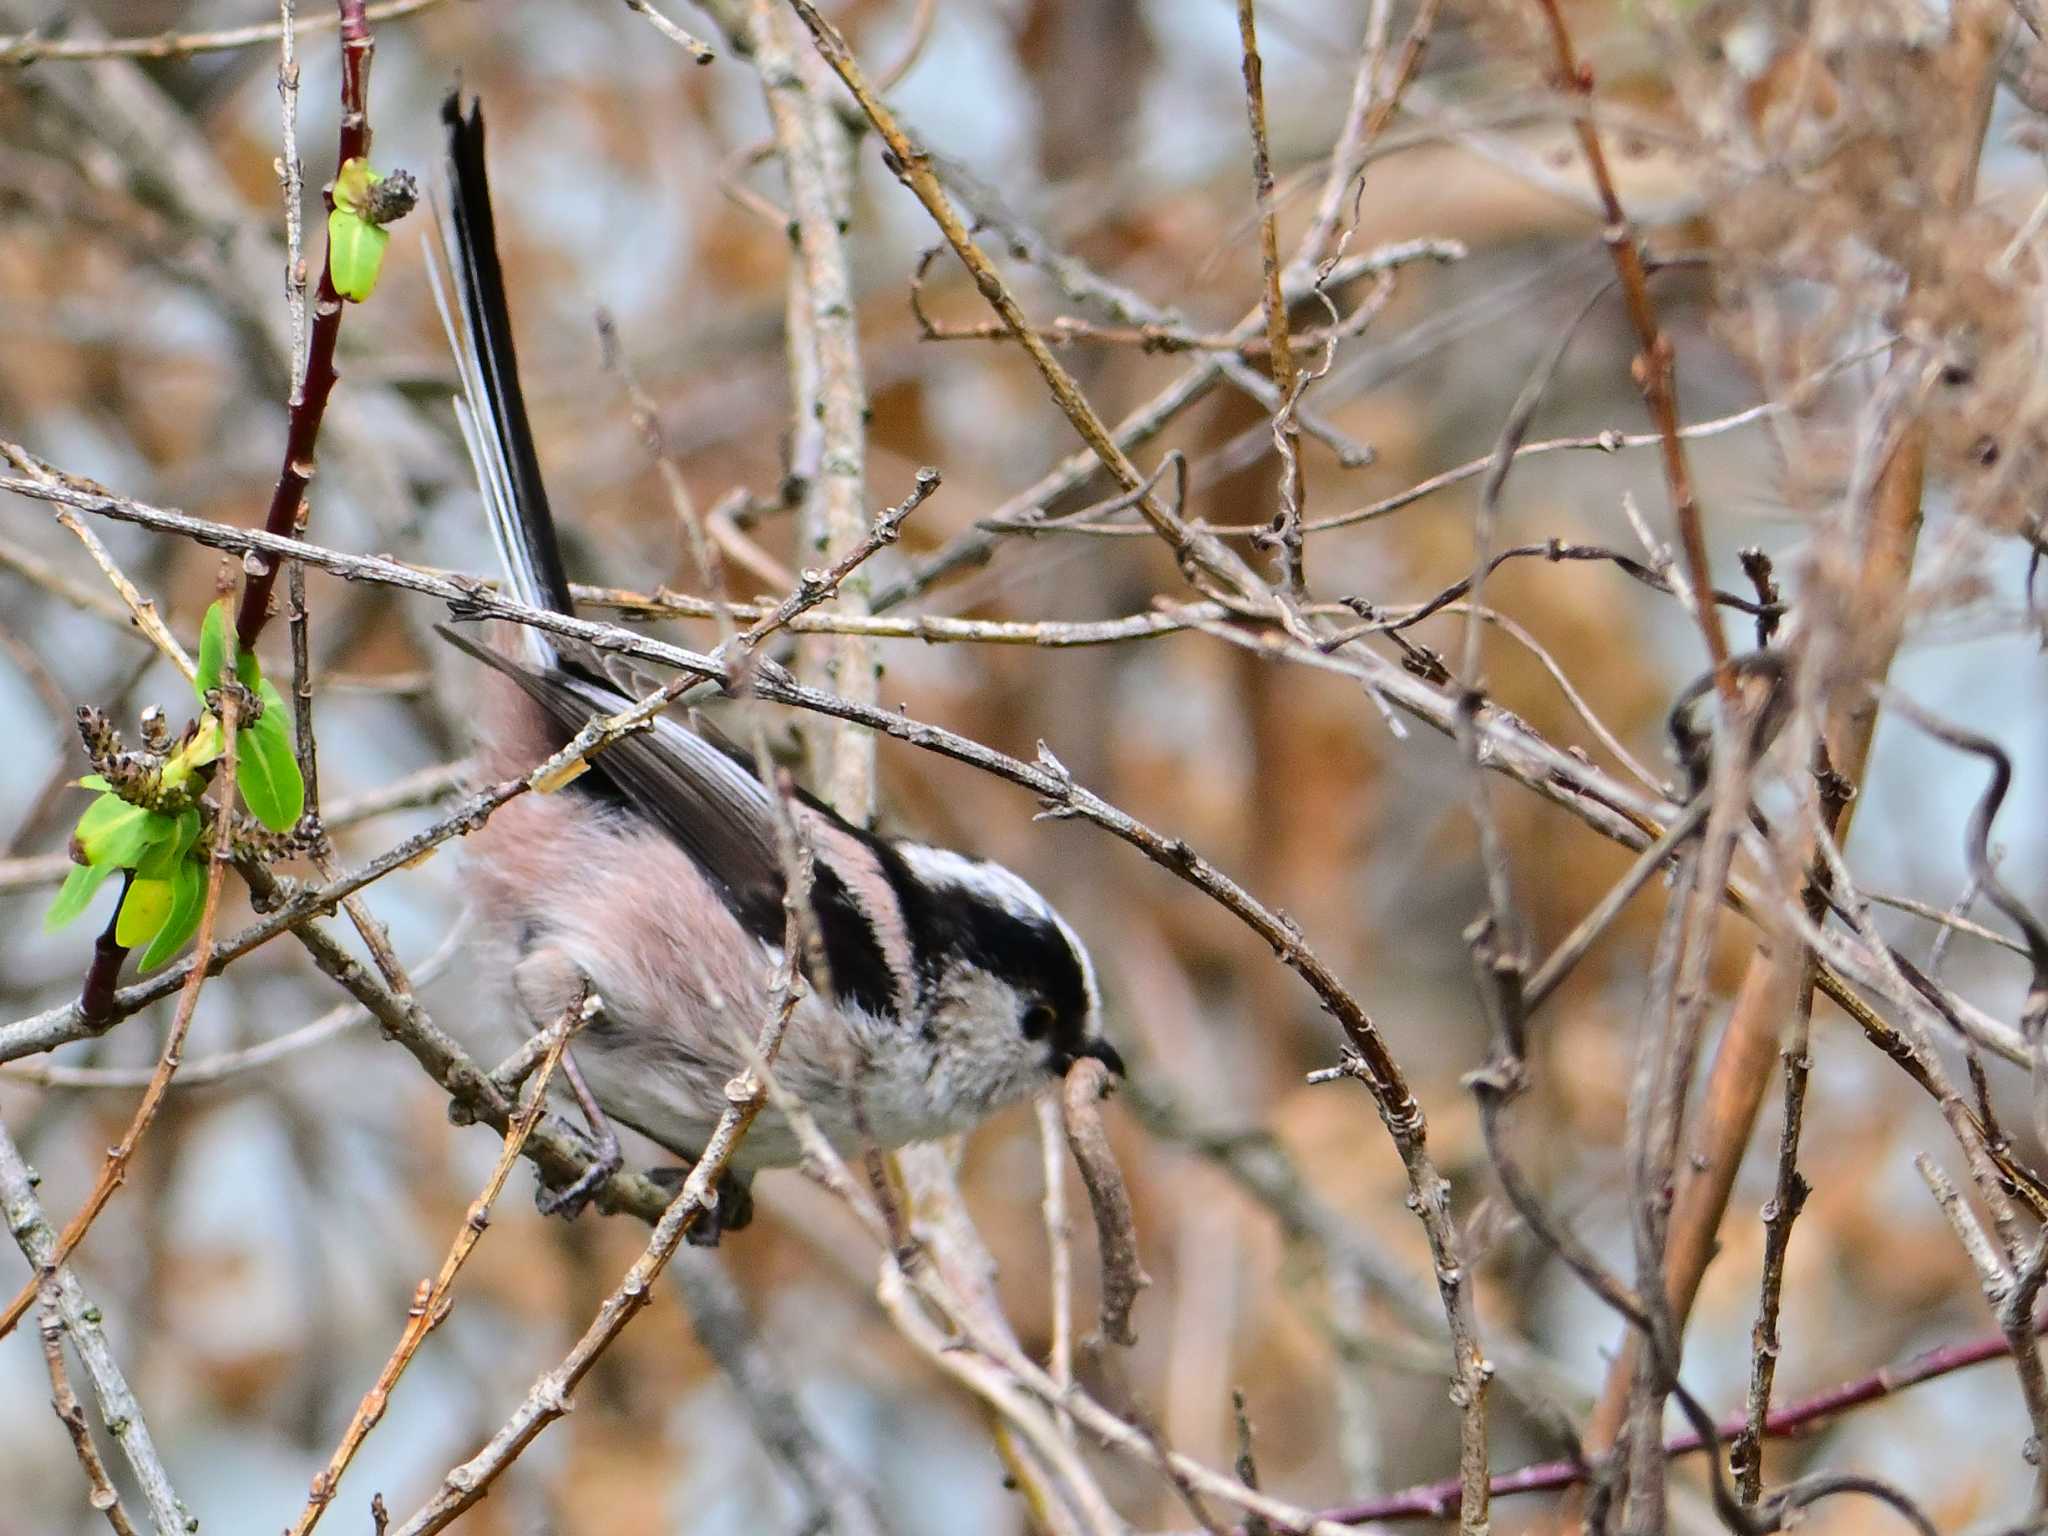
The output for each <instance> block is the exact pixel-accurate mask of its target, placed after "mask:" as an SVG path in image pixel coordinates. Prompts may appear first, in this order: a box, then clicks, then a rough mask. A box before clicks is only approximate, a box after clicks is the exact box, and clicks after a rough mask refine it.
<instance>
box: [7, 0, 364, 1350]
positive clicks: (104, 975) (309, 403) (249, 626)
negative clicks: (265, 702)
mask: <svg viewBox="0 0 2048 1536" xmlns="http://www.w3.org/2000/svg"><path fill="white" fill-rule="evenodd" d="M336 3H337V4H338V6H339V7H340V26H341V132H340V138H339V143H338V145H337V148H336V156H335V170H336V173H337V174H339V172H340V169H341V167H342V166H344V165H346V164H347V163H348V162H349V161H350V160H351V159H353V158H357V157H362V158H365V159H366V158H368V156H369V152H370V118H369V108H368V100H369V90H370V55H371V52H372V50H373V48H374V46H375V45H374V43H373V41H372V39H371V36H370V23H369V16H368V12H367V7H366V4H365V0H336ZM329 199H330V201H331V199H332V194H331V193H330V194H329ZM341 309H342V303H341V295H340V294H338V293H337V292H335V289H334V277H333V274H332V272H331V271H330V270H329V268H328V263H327V260H326V258H325V257H324V256H323V257H322V259H321V262H320V288H319V294H318V297H317V298H316V300H315V302H314V305H313V329H312V339H311V342H310V344H309V345H308V347H307V353H306V371H305V373H304V374H303V375H302V376H301V377H299V378H298V379H297V380H295V381H294V383H293V386H292V398H291V421H290V424H289V426H288V427H287V429H286V432H285V449H284V466H283V468H282V469H280V470H279V472H278V477H277V488H276V490H275V491H273V492H272V494H271V498H270V510H269V511H268V512H267V513H266V514H265V515H264V519H263V526H264V528H265V529H266V530H267V531H268V532H271V533H274V534H279V535H293V534H296V533H298V532H299V531H300V512H301V508H302V507H303V506H304V504H305V499H306V487H307V485H308V484H310V483H311V481H312V479H313V468H314V449H315V447H316V446H317V444H318V442H319V438H320V423H321V421H322V420H323V419H324V418H325V416H326V414H327V401H328V397H329V396H330V395H332V394H333V392H334V381H335V378H336V377H337V375H336V373H335V369H334V346H335V342H336V340H337V338H339V336H340V335H341ZM243 565H244V569H245V570H246V571H247V573H248V578H249V579H248V582H247V584H246V585H245V586H244V587H243V588H242V602H241V607H240V610H239V611H238V612H237V614H236V616H235V637H236V640H237V642H238V643H239V644H240V646H241V648H242V649H243V650H252V649H254V647H255V644H256V637H257V636H258V635H260V634H261V633H262V632H263V626H264V625H265V624H266V623H268V622H269V619H270V611H271V601H270V599H271V592H272V589H273V588H274V587H275V586H276V585H277V572H278V560H277V558H276V557H275V556H274V555H268V554H252V555H250V556H249V557H248V558H247V559H246V560H245V561H244V562H243ZM115 911H116V917H118V914H119V908H116V909H115ZM115 920H116V919H114V918H110V919H109V920H108V923H107V928H106V931H105V932H104V933H102V934H101V935H100V937H99V940H98V942H97V943H95V944H94V945H93V956H92V961H91V964H90V965H88V966H87V968H86V973H85V981H84V983H83V984H82V985H81V987H80V989H79V1009H80V1011H81V1012H82V1013H83V1014H84V1016H85V1017H86V1018H88V1019H99V1018H102V1017H104V1016H105V1014H106V1012H107V1009H108V1007H109V1005H110V1002H111V1000H112V998H113V995H114V988H115V984H116V983H117V982H118V981H119V979H120V974H121V966H122V965H123V963H124V962H126V960H127V958H128V951H127V950H126V949H125V948H123V947H122V946H121V945H120V944H117V943H116V942H114V922H115ZM24 1295H26V1293H24ZM25 1305H26V1302H25V1301H20V1300H17V1303H16V1305H15V1306H14V1307H13V1308H10V1309H9V1313H8V1316H7V1318H6V1320H5V1321H4V1322H0V1334H4V1333H5V1332H6V1331H7V1330H8V1329H9V1328H11V1327H13V1325H14V1323H15V1322H17V1321H18V1320H19V1319H20V1316H21V1310H22V1308H23V1307H24V1306H25Z"/></svg>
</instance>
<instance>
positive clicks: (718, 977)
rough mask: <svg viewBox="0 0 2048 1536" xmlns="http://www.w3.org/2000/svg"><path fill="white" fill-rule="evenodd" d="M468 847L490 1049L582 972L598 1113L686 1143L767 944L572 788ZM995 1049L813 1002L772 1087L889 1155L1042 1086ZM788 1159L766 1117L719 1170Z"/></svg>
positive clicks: (679, 1148)
mask: <svg viewBox="0 0 2048 1536" xmlns="http://www.w3.org/2000/svg"><path fill="white" fill-rule="evenodd" d="M478 840H479V843H480V845H481V846H480V847H479V849H478V853H479V857H478V858H477V859H476V861H475V886H476V899H477V904H478V908H479V914H480V917H481V918H482V921H483V923H484V926H485V930H486V937H485V942H484V944H483V946H482V958H483V965H484V968H485V980H486V981H487V982H492V983H498V984H496V985H491V986H488V987H487V988H486V989H484V991H483V993H482V996H483V997H484V998H485V999H486V1006H487V1007H488V1008H489V1009H490V1011H491V1012H493V1013H495V1014H497V1015H498V1016H499V1018H501V1019H502V1021H503V1023H502V1025H501V1026H500V1031H499V1042H500V1044H501V1045H503V1044H506V1043H508V1042H511V1041H514V1040H516V1039H518V1038H522V1037H524V1036H525V1035H529V1034H531V1033H532V1032H533V1031H534V1030H535V1029H537V1028H540V1027H543V1026H544V1025H546V1024H547V1023H549V1022H550V1021H551V1020H552V1019H553V1018H555V1017H557V1016H558V1015H559V1014H560V1013H561V1011H562V1010H563V1009H564V1008H566V1007H567V1006H568V1005H569V1004H570V1003H571V1002H572V1001H573V999H574V994H575V992H576V989H577V987H578V985H579V984H580V978H581V977H583V976H587V977H588V978H589V980H590V982H591V986H592V990H593V991H595V992H596V994H597V995H598V996H599V997H600V998H601V999H602V1000H603V1003H604V1012H603V1014H602V1015H601V1016H600V1017H599V1018H597V1019H595V1020H593V1021H592V1023H591V1024H589V1025H588V1026H586V1027H585V1029H584V1031H583V1032H582V1033H581V1034H580V1035H579V1036H578V1037H577V1041H576V1044H575V1047H574V1050H575V1055H576V1061H577V1064H578V1065H579V1067H580V1068H581V1069H582V1072H583V1075H584V1078H585V1080H586V1081H587V1082H588V1084H589V1086H590V1089H591V1091H592V1093H593V1094H594V1095H595V1096H596V1098H597V1100H598V1102H599V1104H601V1105H602V1106H603V1107H604V1109H605V1111H606V1112H607V1113H608V1114H609V1115H611V1116H612V1117H614V1118H615V1119H618V1120H620V1121H622V1122H623V1123H625V1124H627V1125H630V1126H632V1127H633V1128H634V1129H636V1130H638V1131H640V1132H642V1133H643V1134H645V1135H647V1136H649V1137H652V1138H653V1139H654V1140H655V1141H657V1142H659V1143H661V1144H662V1145H663V1146H665V1147H667V1148H668V1149H669V1150H671V1151H673V1152H675V1153H677V1154H678V1155H679V1156H684V1157H689V1156H693V1155H695V1154H696V1153H697V1152H699V1151H701V1150H702V1148H703V1146H704V1144H705V1142H706V1141H707V1140H708V1139H709V1137H710V1135H711V1131H712V1128H713V1127H714V1126H715V1125H716V1124H717V1122H718V1118H719V1115H720V1114H721V1113H722V1112H723V1110H724V1108H725V1105H726V1097H725V1085H726V1083H727V1082H728V1081H730V1080H731V1079H732V1078H734V1077H736V1076H738V1075H739V1073H740V1072H741V1071H742V1069H743V1068H744V1066H745V1063H746V1061H747V1057H748V1054H749V1053H748V1048H747V1045H746V1044H745V1043H743V1042H750V1041H751V1040H752V1039H753V1038H755V1037H756V1036H757V1035H758V1034H759V1032H760V1029H761V1026H762V1024H763V1023H764V1022H765V1021H766V1020H767V1019H768V1017H769V1014H770V1008H771V1001H770V997H769V990H768V988H769V978H770V976H771V974H772V971H773V968H774V965H775V963H776V960H777V958H778V954H777V951H775V950H773V949H771V948H769V947H768V946H765V945H763V944H761V943H760V942H759V941H758V940H757V939H755V938H754V937H753V936H752V935H751V934H749V933H747V932H746V931H745V930H744V929H743V928H741V927H740V925H739V923H738V922H737V921H736V920H735V919H734V918H733V916H732V914H731V913H730V911H729V910H728V909H727V908H726V906H725V904H724V902H723V901H722V899H721V898H720V897H719V895H718V893H717V892H716V891H715V890H713V889H712V887H711V886H710V885H709V884H708V882H707V881H706V880H705V879H704V876H703V875H702V873H701V872H700V871H699V870H698V868H697V866H696V864H695V863H694V862H693V861H692V860H691V859H690V858H689V856H688V855H687V854H686V853H684V852H683V851H682V850H680V849H679V848H677V847H676V846H675V845H674V844H673V843H670V842H669V841H668V840H667V839H665V838H663V837H661V836H659V835H656V834H653V833H650V832H648V831H646V830H644V829H642V828H638V827H636V826H634V825H632V824H631V823H621V822H618V821H615V820H608V819H601V818H598V817H594V816H593V815H592V814H591V813H590V809H589V807H588V805H587V803H580V802H578V801H577V800H575V799H574V798H573V797H572V796H571V795H567V794H563V795H551V796H546V797H540V796H527V797H525V798H523V799H520V800H518V801H515V802H513V803H512V804H511V805H508V806H506V807H505V808H504V810H502V811H500V812H499V813H498V815H497V816H496V817H494V818H493V819H492V820H491V821H490V822H489V823H488V824H487V825H486V827H485V828H484V829H483V830H482V831H481V832H480V833H479V834H478ZM536 956H541V957H542V958H541V962H540V963H538V964H537V963H536ZM556 957H564V958H565V959H566V961H567V962H568V963H566V964H554V963H551V962H552V961H553V960H554V959H555V958H556ZM515 978H516V980H515ZM503 982H511V983H512V984H510V985H504V984H502V983H503ZM1011 1040H1014V1032H1013V1031H1008V1030H1004V1031H1002V1032H1000V1033H998V1032H996V1031H993V1030H983V1029H975V1030H962V1031H960V1032H959V1034H958V1036H957V1037H950V1038H949V1037H946V1036H942V1035H938V1034H935V1033H932V1032H929V1031H926V1030H922V1029H920V1028H919V1026H918V1025H917V1024H915V1023H904V1022H901V1021H898V1020H896V1019H893V1018H877V1017H875V1016H874V1015H871V1014H869V1013H867V1012H865V1011H864V1010H861V1009H858V1008H845V1007H839V1006H834V1005H832V1004H831V1003H829V1002H828V1001H826V1000H823V999H820V998H819V997H817V996H815V995H812V996H809V997H807V998H806V999H805V1001H804V1002H803V1003H802V1004H801V1005H800V1006H799V1008H798V1010H797V1012H796V1014H795V1015H794V1017H793V1018H792V1019H791V1021H790V1027H789V1030H788V1033H787V1035H786V1036H785V1038H784V1041H783V1045H782V1050H781V1054H780V1056H779V1057H778V1059H777V1063H776V1068H775V1073H776V1080H777V1082H778V1083H780V1084H781V1085H782V1086H783V1087H784V1088H786V1089H788V1090H789V1092H791V1093H792V1094H793V1095H795V1096H796V1097H797V1098H798V1099H799V1100H800V1101H801V1102H802V1103H804V1104H805V1105H806V1107H807V1108H808V1109H809V1110H810V1112H811V1114H812V1115H813V1116H814V1117H815V1118H816V1120H817V1122H818V1125H819V1128H820V1129H821V1130H822V1131H823V1132H824V1134H825V1135H826V1136H827V1137H828V1138H829V1139H830V1140H831V1141H832V1142H833V1144H834V1145H835V1146H837V1147H838V1148H840V1149H841V1150H842V1151H847V1152H852V1151H856V1150H858V1149H859V1148H860V1147H862V1146H863V1145H864V1144H865V1143H867V1142H868V1141H869V1140H872V1141H873V1142H874V1143H875V1144H877V1145H880V1146H884V1147H892V1146H900V1145H902V1144H903V1143H905V1142H909V1141H917V1140H924V1139H928V1138H931V1137H935V1136H942V1135H947V1134H950V1133H952V1132H955V1131H960V1130H965V1129H967V1128H969V1127H971V1126H972V1125H974V1124H975V1123H977V1122H978V1121H979V1120H981V1119H982V1118H984V1117H985V1116H986V1115H987V1114H988V1113H989V1112H990V1111H992V1110H994V1109H997V1108H1000V1107H1002V1106H1003V1105H1005V1104H1008V1103H1012V1102H1015V1101H1017V1100H1018V1099H1021V1098H1023V1097H1024V1096H1026V1095H1027V1094H1028V1093H1029V1092H1030V1091H1031V1090H1032V1089H1033V1088H1034V1087H1036V1086H1037V1085H1038V1084H1039V1083H1040V1082H1042V1081H1043V1077H1042V1074H1040V1073H1039V1072H1038V1071H1037V1070H1036V1069H1035V1063H1034V1062H1033V1061H1032V1060H1030V1059H1029V1058H1028V1057H1027V1056H1026V1055H1025V1054H1024V1053H1021V1052H1020V1051H1019V1050H1018V1049H1016V1048H1015V1047H1017V1046H1021V1045H1022V1043H1023V1042H1022V1041H1021V1040H1016V1041H1014V1045H1012V1044H1010V1043H1009V1042H1010V1041H1011ZM800 1156H801V1149H800V1148H799V1146H798V1145H797V1141H796V1136H795V1133H794V1132H793V1131H792V1130H791V1129H790V1127H789V1125H788V1124H787V1122H786V1121H785V1120H784V1119H783V1118H782V1117H781V1116H780V1115H778V1114H776V1113H775V1112H774V1111H773V1110H772V1109H768V1110H764V1111H763V1113H762V1115H761V1117H760V1118H759V1119H758V1120H757V1121H756V1122H755V1124H754V1126H753V1127H752V1129H751V1130H750V1131H749V1132H748V1134H747V1138H746V1140H745V1141H744V1142H742V1143H741V1146H740V1150H739V1153H738V1155H737V1157H736V1158H735V1163H736V1164H737V1166H739V1167H740V1168H742V1169H743V1170H744V1169H753V1168H761V1167H777V1166H787V1165H789V1164H792V1163H795V1162H796V1161H798V1160H799V1158H800Z"/></svg>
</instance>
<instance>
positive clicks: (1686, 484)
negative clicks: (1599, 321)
mask: <svg viewBox="0 0 2048 1536" xmlns="http://www.w3.org/2000/svg"><path fill="white" fill-rule="evenodd" d="M1538 3H1539V4H1540V5H1541V6H1542V9H1543V15H1544V19H1545V20H1546V21H1547V22H1548V24H1549V27H1550V41H1551V46H1552V48H1553V49H1554V50H1555V52H1556V57H1557V81H1556V83H1557V87H1558V89H1559V90H1563V91H1571V92H1575V93H1577V94H1578V95H1579V96H1580V97H1581V98H1582V99H1583V100H1585V101H1589V102H1590V101H1591V100H1592V97H1593V72H1592V70H1591V69H1590V68H1588V67H1587V66H1585V65H1583V64H1581V63H1580V62H1579V60H1578V57H1577V54H1576V52H1575V50H1574V49H1573V46H1572V36H1571V31H1570V29H1569V28H1568V27H1567V26H1566V25H1565V19H1564V11H1563V10H1562V8H1561V7H1560V5H1559V3H1558V0H1538ZM1574 123H1575V126H1576V128H1577V130H1578V136H1579V147H1580V150H1581V152H1582V153H1583V154H1584V155H1585V157H1586V166H1587V168H1588V169H1589V170H1590V171H1591V172H1592V174H1593V185H1594V187H1595V189H1596V190H1597V191H1598V192H1599V195H1600V205H1601V209H1602V211H1603V214H1604V216H1605V218H1606V220H1607V226H1606V228H1605V229H1603V230H1602V231H1601V238H1602V239H1603V240H1605V241H1606V242H1607V248H1608V250H1609V251H1610V252H1611V253H1612V254H1613V257H1614V270H1615V273H1616V275H1617V276H1618V277H1619V278H1620V280H1621V292H1622V297H1623V298H1624V299H1625V300H1626V301H1627V304H1628V317H1629V323H1630V324H1631V325H1632V326H1633V327H1634V328H1635V333H1636V341H1637V344H1638V345H1639V346H1640V348H1641V351H1639V352H1638V353H1637V354H1636V360H1635V363H1634V364H1633V370H1632V371H1633V372H1634V374H1635V379H1636V384H1637V387H1638V388H1640V389H1641V390H1642V392H1643V401H1644V403H1645V404H1646V405H1648V406H1649V408H1650V416H1651V418H1652V420H1653V421H1654V422H1655V424H1656V427H1657V432H1658V436H1659V437H1660V438H1661V439H1662V444H1663V458H1664V481H1665V486H1666V489H1667V490H1668V491H1669V493H1670V497H1671V515H1672V516H1673V517H1674V518H1675V519H1676V520H1677V523H1678V537H1679V542H1680V544H1681V545H1682V546H1683V547H1684V550H1685V564H1686V574H1687V577H1688V579H1689V580H1690V582H1691V584H1692V587H1693V590H1694V591H1696V592H1707V591H1711V590H1712V589H1713V585H1714V576H1713V566H1712V564H1711V563H1710V562H1709V561H1708V558H1707V540H1706V535H1705V533H1704V532H1703V531H1702V529H1701V526H1700V507H1699V501H1698V499H1697V497H1696V496H1695V494H1694V492H1693V478H1692V468H1691V466H1690V464H1689V463H1688V462H1687V460H1686V453H1685V447H1684V444H1683V441H1682V440H1681V439H1680V438H1679V436H1678V384H1677V353H1676V351H1675V349H1674V348H1673V347H1672V345H1671V339H1670V337H1668V336H1666V335H1665V334H1664V332H1663V329H1662V328H1661V327H1660V326H1659V325H1658V323H1657V311H1656V309H1655V307H1654V306H1653V305H1652V304H1651V302H1650V283H1649V276H1648V273H1647V271H1646V270H1645V267H1644V263H1643V252H1642V247H1641V246H1640V244H1639V243H1638V242H1637V239H1636V233H1635V229H1634V227H1633V226H1632V225H1631V224H1630V223H1629V220H1628V215H1627V213H1625V212H1624V211H1623V209H1622V206H1621V198H1620V195H1619V194H1618V193H1616V191H1615V189H1614V176H1613V173H1612V172H1611V171H1610V170H1609V169H1608V165H1607V151H1606V149H1605V147H1604V146H1603V145H1602V143H1601V139H1600V129H1599V127H1598V125H1597V124H1595V122H1594V121H1593V118H1592V115H1591V114H1590V113H1580V114H1578V115H1577V116H1576V117H1575V118H1574ZM1699 624H1700V632H1701V634H1702V635H1703V636H1704V637H1705V639H1706V643H1707V657H1708V659H1709V660H1710V661H1711V662H1712V663H1713V666H1714V670H1715V674H1716V676H1717V677H1719V678H1722V679H1723V681H1720V682H1718V683H1717V684H1716V686H1717V687H1719V688H1720V690H1721V697H1722V700H1723V702H1724V703H1726V704H1727V705H1728V706H1729V707H1730V708H1731V709H1732V708H1734V706H1735V704H1736V697H1735V692H1734V685H1733V682H1732V680H1727V679H1726V672H1727V666H1728V637H1727V635H1726V634H1725V633H1724V632H1723V631H1722V629H1721V620H1720V616H1719V615H1718V614H1717V613H1715V612H1714V611H1713V610H1712V609H1704V610H1702V611H1701V613H1700V615H1699Z"/></svg>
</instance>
